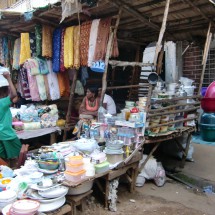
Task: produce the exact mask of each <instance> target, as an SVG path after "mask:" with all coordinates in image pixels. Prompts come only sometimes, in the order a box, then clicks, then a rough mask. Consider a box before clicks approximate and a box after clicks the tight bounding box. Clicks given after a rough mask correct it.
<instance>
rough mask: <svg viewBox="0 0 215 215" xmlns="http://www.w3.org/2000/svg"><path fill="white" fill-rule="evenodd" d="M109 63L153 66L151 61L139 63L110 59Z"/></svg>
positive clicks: (112, 64)
mask: <svg viewBox="0 0 215 215" xmlns="http://www.w3.org/2000/svg"><path fill="white" fill-rule="evenodd" d="M109 64H110V65H111V66H140V67H143V66H144V67H145V66H153V65H154V64H153V63H141V62H126V61H117V60H110V61H109Z"/></svg>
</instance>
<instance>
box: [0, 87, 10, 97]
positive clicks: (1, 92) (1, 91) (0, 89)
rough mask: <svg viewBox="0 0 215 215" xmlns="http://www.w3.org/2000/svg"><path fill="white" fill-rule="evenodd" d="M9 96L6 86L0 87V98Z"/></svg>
mask: <svg viewBox="0 0 215 215" xmlns="http://www.w3.org/2000/svg"><path fill="white" fill-rule="evenodd" d="M8 94H9V88H8V86H5V87H0V98H4V97H7V96H8Z"/></svg>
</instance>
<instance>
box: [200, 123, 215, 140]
mask: <svg viewBox="0 0 215 215" xmlns="http://www.w3.org/2000/svg"><path fill="white" fill-rule="evenodd" d="M200 135H201V137H202V139H203V140H204V141H208V142H214V141H215V124H214V125H207V124H200Z"/></svg>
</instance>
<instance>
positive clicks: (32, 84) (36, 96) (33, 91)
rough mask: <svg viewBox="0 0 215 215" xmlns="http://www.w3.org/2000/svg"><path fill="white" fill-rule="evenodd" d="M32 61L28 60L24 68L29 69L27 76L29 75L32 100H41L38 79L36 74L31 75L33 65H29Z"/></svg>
mask: <svg viewBox="0 0 215 215" xmlns="http://www.w3.org/2000/svg"><path fill="white" fill-rule="evenodd" d="M29 64H30V62H29V61H26V62H25V64H24V68H25V69H26V70H27V76H28V84H29V89H30V95H31V99H32V101H40V95H39V90H38V86H37V80H36V76H35V75H31V65H29Z"/></svg>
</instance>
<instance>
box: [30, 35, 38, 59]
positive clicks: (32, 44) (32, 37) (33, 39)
mask: <svg viewBox="0 0 215 215" xmlns="http://www.w3.org/2000/svg"><path fill="white" fill-rule="evenodd" d="M30 49H31V57H36V56H37V52H36V35H35V33H30Z"/></svg>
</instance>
